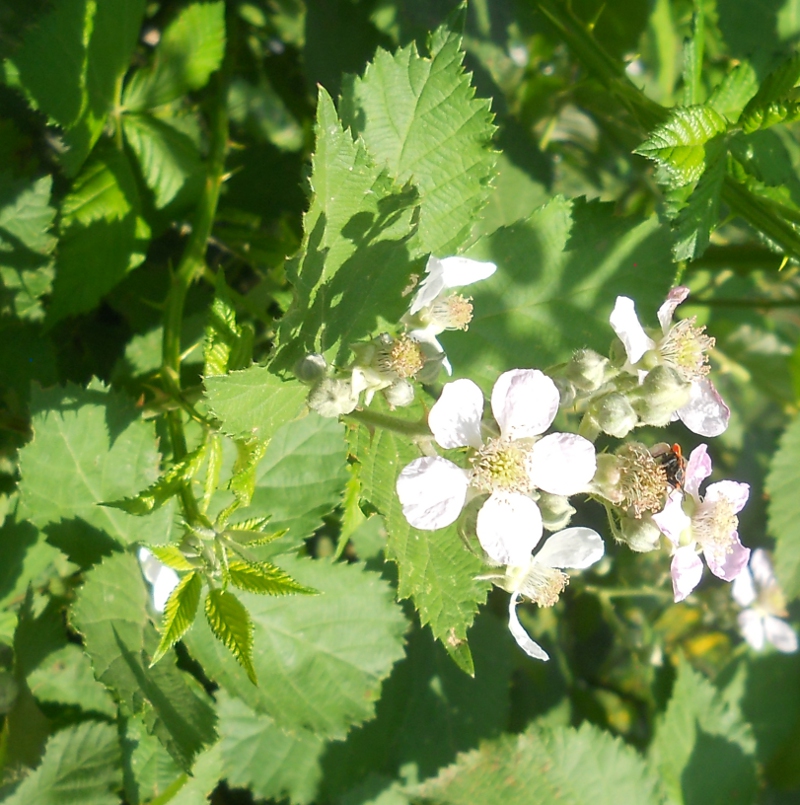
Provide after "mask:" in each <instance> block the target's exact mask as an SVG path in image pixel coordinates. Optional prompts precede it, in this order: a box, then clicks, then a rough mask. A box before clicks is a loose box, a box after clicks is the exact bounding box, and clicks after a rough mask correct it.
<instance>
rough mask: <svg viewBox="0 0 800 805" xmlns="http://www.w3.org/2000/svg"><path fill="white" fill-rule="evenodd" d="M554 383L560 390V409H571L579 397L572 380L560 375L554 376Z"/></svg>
mask: <svg viewBox="0 0 800 805" xmlns="http://www.w3.org/2000/svg"><path fill="white" fill-rule="evenodd" d="M551 379H552V381H553V382H554V383H555V384H556V388H557V389H558V405H559V407H560V408H569V407H571V406H572V404H573V403H574V402H575V397H576V396H577V393H576V390H575V386H574V384H573V383H572V381H571V380H569V379H568V378H566V377H563V376H562V375H559V374H553V376H552V378H551Z"/></svg>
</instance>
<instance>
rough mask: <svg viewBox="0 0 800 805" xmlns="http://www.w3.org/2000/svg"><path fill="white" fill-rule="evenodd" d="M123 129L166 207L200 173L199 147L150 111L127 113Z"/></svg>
mask: <svg viewBox="0 0 800 805" xmlns="http://www.w3.org/2000/svg"><path fill="white" fill-rule="evenodd" d="M122 129H123V131H124V132H125V138H126V140H127V141H128V145H130V147H131V150H132V151H133V153H134V154H136V158H137V160H138V161H139V167H140V169H141V171H142V176H144V180H145V183H146V184H147V186H148V187H149V188H150V189H151V190H152V191H153V195H154V197H155V206H156V209H161V208H162V207H165V206H166V205H167V204H169V203H170V201H172V200H173V199H174V198H175V196H177V195H178V193H180V191H181V190H182V189H183V188H184V187H185V186H186V183H187V182H188V181H190V180H191V179H192V178H193V177H194V176H196V175H197V174H198V173H199V171H200V168H201V166H200V154H199V153H198V151H197V147H196V146H195V144H194V143H193V142H192V140H191V138H189V137H187V135H186V134H184V133H183V132H181V131H178V130H177V129H175V128H173V127H172V126H170V125H169V124H168V123H167V122H165V121H164V120H159V119H158V118H155V117H152V116H151V115H147V114H141V115H137V114H130V115H125V116H124V117H123V118H122Z"/></svg>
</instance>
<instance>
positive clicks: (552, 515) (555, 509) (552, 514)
mask: <svg viewBox="0 0 800 805" xmlns="http://www.w3.org/2000/svg"><path fill="white" fill-rule="evenodd" d="M538 503H539V511H540V512H541V513H542V523H543V524H544V527H545V528H546V529H547V530H548V531H561V529H562V528H566V527H567V526H568V525H569V521H570V520H571V519H572V515H573V514H575V508H574V506H572V505H571V504H570V502H569V498H568V497H566V496H565V495H551V494H550V493H549V492H541V491H540V493H539V500H538Z"/></svg>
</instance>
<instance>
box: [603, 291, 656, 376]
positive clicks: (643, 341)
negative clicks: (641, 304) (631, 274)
mask: <svg viewBox="0 0 800 805" xmlns="http://www.w3.org/2000/svg"><path fill="white" fill-rule="evenodd" d="M609 321H610V322H611V327H612V328H613V329H614V332H615V333H616V334H617V337H618V338H619V340H620V341H622V343H623V345H624V346H625V354H626V355H627V356H628V360H629V361H630V362H631V363H638V362H639V361H640V360H641V359H642V355H644V353H645V352H647V350H648V349H654V348H655V342H654V341H653V339H652V338H650V336H649V335H647V333H646V332H645V331H644V328H643V327H642V325H641V324H640V323H639V318H638V317H637V315H636V307H635V305H634V304H633V299H628V297H627V296H618V297H617V302H616V304H615V305H614V310H612V311H611V316H610V317H609Z"/></svg>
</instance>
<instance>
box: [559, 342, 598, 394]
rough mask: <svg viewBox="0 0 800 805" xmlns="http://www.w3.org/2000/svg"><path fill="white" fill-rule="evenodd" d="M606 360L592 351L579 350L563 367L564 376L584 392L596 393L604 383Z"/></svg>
mask: <svg viewBox="0 0 800 805" xmlns="http://www.w3.org/2000/svg"><path fill="white" fill-rule="evenodd" d="M608 368H609V361H608V358H605V357H603V356H602V355H600V354H599V353H597V352H595V351H594V350H593V349H579V350H577V351H576V352H575V353H573V355H572V358H571V359H570V361H569V362H568V363H567V365H566V366H565V367H564V376H565V377H566V378H567V379H568V380H569V381H570V382H571V383H572V384H573V385H574V386H575V388H576V389H579V390H580V391H584V392H592V391H597V389H599V388H600V386H602V385H603V383H605V381H606V370H607V369H608Z"/></svg>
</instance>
